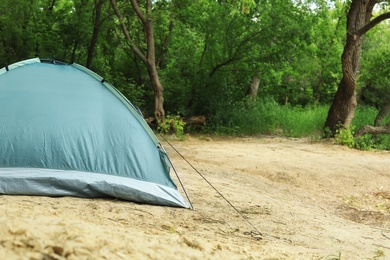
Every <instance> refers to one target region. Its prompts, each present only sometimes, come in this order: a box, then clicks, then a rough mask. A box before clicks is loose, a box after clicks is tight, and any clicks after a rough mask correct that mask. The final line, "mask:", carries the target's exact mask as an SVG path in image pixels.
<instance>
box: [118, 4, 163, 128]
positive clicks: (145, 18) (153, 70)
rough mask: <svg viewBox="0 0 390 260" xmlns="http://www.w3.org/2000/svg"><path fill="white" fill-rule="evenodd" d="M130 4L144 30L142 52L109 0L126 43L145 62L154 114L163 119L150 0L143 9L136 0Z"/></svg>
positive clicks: (161, 88) (161, 89)
mask: <svg viewBox="0 0 390 260" xmlns="http://www.w3.org/2000/svg"><path fill="white" fill-rule="evenodd" d="M129 1H130V3H131V6H132V8H133V10H134V12H135V14H136V15H137V17H138V20H139V21H140V23H141V24H142V28H143V31H144V38H145V42H146V53H143V52H142V50H141V49H140V47H139V46H138V45H137V43H136V41H135V40H134V39H133V38H132V37H131V35H130V33H129V30H128V28H127V26H126V24H125V20H124V18H123V16H122V14H121V13H120V10H119V8H118V5H117V3H116V1H115V0H111V5H112V7H113V9H114V11H115V14H116V16H117V17H118V19H119V22H120V26H121V29H122V32H123V34H124V36H125V39H126V41H127V43H128V44H129V46H130V48H131V49H132V50H133V51H134V53H135V54H136V55H137V56H138V58H140V59H141V60H142V62H143V63H144V64H145V66H146V69H147V71H148V74H149V78H150V81H151V84H152V88H153V92H154V116H155V118H156V119H157V120H158V121H165V110H164V96H163V91H164V89H163V86H162V84H161V82H160V78H159V75H158V71H157V65H156V58H155V57H156V55H155V46H154V29H153V15H152V1H151V0H145V11H143V10H142V9H141V6H140V5H139V3H138V2H137V0H129Z"/></svg>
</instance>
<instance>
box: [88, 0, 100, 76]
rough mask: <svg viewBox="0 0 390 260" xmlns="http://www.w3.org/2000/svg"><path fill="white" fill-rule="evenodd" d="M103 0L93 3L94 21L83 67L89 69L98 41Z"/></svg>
mask: <svg viewBox="0 0 390 260" xmlns="http://www.w3.org/2000/svg"><path fill="white" fill-rule="evenodd" d="M103 3H104V0H98V2H97V3H95V19H94V23H93V34H92V38H91V42H90V43H89V47H88V56H87V62H86V65H85V67H87V68H88V69H90V68H91V67H92V59H93V54H94V51H95V46H96V43H97V40H98V35H99V29H100V24H101V23H100V14H101V12H102V6H103Z"/></svg>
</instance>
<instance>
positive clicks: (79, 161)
mask: <svg viewBox="0 0 390 260" xmlns="http://www.w3.org/2000/svg"><path fill="white" fill-rule="evenodd" d="M0 136H1V138H0V194H25V195H46V196H78V197H107V196H109V197H116V198H120V199H125V200H131V201H135V202H140V203H149V204H157V205H168V206H178V207H188V203H187V202H186V201H185V200H184V199H183V197H182V196H181V195H180V193H179V192H178V190H177V188H176V186H175V184H174V183H173V181H172V180H171V178H170V175H169V172H170V163H169V160H168V157H167V154H166V153H165V151H164V150H163V148H162V147H161V145H160V144H159V142H158V139H157V138H156V136H155V135H154V133H153V132H152V130H151V129H150V128H149V126H148V125H147V124H146V122H145V121H144V119H143V117H142V116H141V115H140V114H139V112H138V110H137V109H136V108H135V107H134V106H133V105H132V104H131V103H130V102H129V101H128V100H127V99H126V98H125V97H124V96H123V95H121V94H120V93H119V92H118V91H117V90H116V89H115V88H114V87H113V86H112V85H111V84H109V83H108V82H106V81H105V80H104V79H103V78H102V77H100V76H98V75H97V74H95V73H93V72H92V71H90V70H88V69H87V68H85V67H83V66H80V65H78V64H63V63H58V62H55V61H52V62H50V63H48V62H43V60H42V61H41V60H40V59H38V58H36V59H30V60H26V61H22V62H18V63H15V64H12V65H10V66H8V67H5V68H2V69H1V70H0Z"/></svg>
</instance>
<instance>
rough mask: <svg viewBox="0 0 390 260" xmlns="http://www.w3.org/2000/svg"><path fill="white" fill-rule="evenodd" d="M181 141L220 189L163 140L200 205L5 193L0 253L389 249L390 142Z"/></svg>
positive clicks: (384, 252) (315, 255)
mask: <svg viewBox="0 0 390 260" xmlns="http://www.w3.org/2000/svg"><path fill="white" fill-rule="evenodd" d="M172 143H173V145H174V146H175V147H176V148H177V149H178V150H179V151H180V152H181V153H182V155H183V156H185V158H187V160H189V162H190V163H191V164H192V165H193V166H194V167H195V168H196V169H197V170H198V171H199V172H200V173H201V175H202V176H203V177H205V178H206V179H207V180H208V181H209V182H210V183H211V184H212V186H213V187H215V188H216V189H217V190H218V191H219V193H218V192H217V191H215V190H214V189H213V187H212V186H210V185H209V184H208V183H207V182H206V181H205V180H204V179H203V178H202V176H201V175H199V174H198V173H197V172H195V171H194V170H193V168H192V167H191V166H190V165H188V164H187V163H186V162H185V161H184V160H183V159H182V158H181V157H180V156H179V155H178V154H176V153H175V152H174V150H173V149H172V148H171V147H169V146H168V144H166V143H165V144H164V143H163V144H164V146H165V148H166V150H167V152H168V154H169V155H170V157H171V159H172V161H173V163H174V165H175V167H176V170H177V171H178V172H179V175H180V178H181V181H182V182H183V184H184V186H185V188H186V191H187V193H188V195H189V197H190V199H191V202H192V204H193V206H194V210H188V209H179V208H169V207H159V206H150V205H139V204H135V203H131V202H125V201H119V200H114V199H81V198H70V197H61V198H48V197H28V196H4V195H3V196H0V213H1V214H0V259H45V260H51V259H390V153H389V152H376V151H369V152H362V151H357V150H351V149H348V148H345V147H341V146H338V145H334V144H332V143H330V142H329V141H327V142H314V143H313V142H310V140H303V139H285V138H273V137H258V138H229V139H226V138H225V139H222V138H213V137H212V138H202V137H189V138H187V140H186V141H172ZM173 178H174V179H175V180H176V181H175V182H176V183H177V179H176V178H175V177H173ZM221 195H222V196H221ZM224 198H226V199H227V200H228V201H229V202H230V203H231V205H232V206H233V207H234V208H235V209H236V210H237V211H236V210H235V209H234V208H233V207H232V206H231V205H230V204H229V203H228V202H227V201H226V200H225V199H224ZM247 220H248V221H247ZM252 225H253V226H252ZM256 230H257V231H259V232H261V234H259V233H257V231H256Z"/></svg>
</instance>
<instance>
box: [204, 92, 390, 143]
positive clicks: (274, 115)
mask: <svg viewBox="0 0 390 260" xmlns="http://www.w3.org/2000/svg"><path fill="white" fill-rule="evenodd" d="M328 110H329V106H328V105H312V106H306V107H300V106H290V105H280V104H278V103H277V102H275V101H274V100H272V99H260V100H258V101H256V102H249V101H244V102H241V103H237V104H234V105H230V106H229V108H225V109H223V111H220V112H217V113H216V114H215V115H214V116H213V117H211V118H209V122H210V124H209V125H211V128H209V129H212V131H213V133H214V134H219V135H220V134H228V135H258V134H269V135H281V136H287V137H311V138H312V139H318V138H321V137H322V136H323V126H324V123H325V120H326V117H327V114H328ZM377 113H378V110H377V109H375V108H373V107H364V106H359V107H358V109H357V110H356V112H355V119H354V121H353V124H352V126H351V130H350V131H353V130H357V129H359V128H360V127H362V126H363V125H366V124H369V125H372V124H373V122H374V120H375V117H376V115H377ZM389 120H390V115H389V116H388V117H387V118H385V119H384V121H383V122H388V121H389ZM352 142H353V143H352V146H351V147H354V148H357V149H361V150H369V149H372V148H375V149H385V150H390V135H378V136H376V137H372V136H371V135H365V136H363V137H361V138H358V139H353V140H352Z"/></svg>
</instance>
